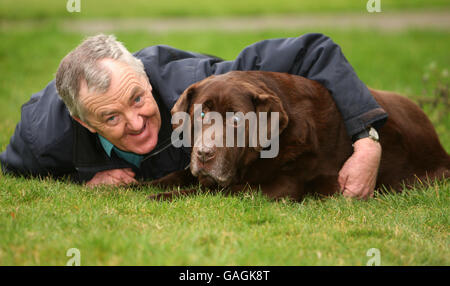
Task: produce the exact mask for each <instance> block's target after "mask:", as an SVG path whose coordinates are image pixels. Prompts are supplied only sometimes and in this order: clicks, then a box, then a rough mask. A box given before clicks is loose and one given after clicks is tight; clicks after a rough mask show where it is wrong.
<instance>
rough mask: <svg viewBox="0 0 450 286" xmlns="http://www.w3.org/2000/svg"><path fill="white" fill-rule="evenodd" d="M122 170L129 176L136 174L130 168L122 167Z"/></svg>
mask: <svg viewBox="0 0 450 286" xmlns="http://www.w3.org/2000/svg"><path fill="white" fill-rule="evenodd" d="M123 171H125V173H127V174H128V175H129V176H131V177H134V176H136V174H135V173H134V172H133V170H132V169H131V168H126V169H123Z"/></svg>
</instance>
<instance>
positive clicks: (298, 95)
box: [152, 71, 450, 200]
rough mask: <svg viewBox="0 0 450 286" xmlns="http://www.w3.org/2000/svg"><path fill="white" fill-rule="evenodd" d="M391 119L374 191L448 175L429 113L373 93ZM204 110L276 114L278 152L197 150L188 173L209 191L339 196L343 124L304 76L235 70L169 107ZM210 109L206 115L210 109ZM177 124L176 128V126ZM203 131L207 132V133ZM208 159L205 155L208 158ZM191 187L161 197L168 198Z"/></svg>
mask: <svg viewBox="0 0 450 286" xmlns="http://www.w3.org/2000/svg"><path fill="white" fill-rule="evenodd" d="M370 91H371V93H372V95H373V96H374V98H375V99H376V101H377V102H378V103H379V104H380V105H381V107H382V108H383V109H384V110H385V111H386V112H387V113H388V114H389V118H388V120H387V122H386V123H385V124H384V125H383V126H382V127H381V128H380V129H379V134H380V143H381V146H382V158H381V163H380V168H379V173H378V177H377V186H376V187H377V188H379V187H382V186H384V187H386V188H387V189H394V190H401V189H402V186H403V185H406V186H408V185H412V184H413V183H414V182H415V181H417V180H418V179H420V180H422V181H426V180H427V179H435V178H438V179H442V178H443V177H449V176H450V171H449V170H450V157H449V155H448V154H447V153H446V151H445V150H444V148H443V147H442V145H441V144H440V142H439V139H438V136H437V134H436V132H435V130H434V128H433V126H432V124H431V122H430V121H429V119H428V118H427V116H426V115H425V113H424V112H423V111H422V110H421V109H420V108H419V107H418V106H417V105H416V104H414V103H413V102H412V101H411V100H409V99H407V98H405V97H402V96H400V95H397V94H394V93H392V92H386V91H378V90H373V89H371V90H370ZM194 103H199V104H200V103H201V104H204V105H206V106H207V108H208V110H207V111H217V112H219V113H223V114H224V113H225V112H226V111H242V112H244V113H245V112H249V111H256V112H261V111H266V112H279V114H280V120H279V122H280V135H279V153H278V156H276V157H274V158H260V157H259V152H260V151H261V148H251V147H218V148H207V150H205V148H203V147H195V146H194V147H193V148H192V154H191V166H190V169H191V170H190V171H191V172H192V174H194V175H195V176H196V177H197V178H198V180H199V181H200V183H202V185H204V186H206V187H210V186H213V185H219V186H222V187H223V188H224V189H225V190H227V191H229V192H237V191H240V190H242V189H244V187H245V186H251V187H255V188H257V187H259V186H260V187H261V190H262V192H263V193H264V194H266V195H268V196H269V197H271V198H282V197H289V198H291V199H294V200H299V199H301V198H302V197H304V195H305V194H307V193H318V194H323V195H330V194H333V193H336V192H338V191H339V185H338V173H339V171H340V169H341V167H342V166H343V164H344V162H345V161H346V160H347V159H348V158H349V157H350V156H351V154H352V152H353V148H352V142H351V139H350V138H349V136H348V135H347V133H346V130H345V126H344V122H343V120H342V117H341V115H340V113H339V112H338V110H337V108H336V105H335V103H334V101H333V99H332V97H331V96H330V95H329V92H328V91H327V90H326V89H325V88H324V87H323V86H321V85H320V84H319V83H317V82H314V81H311V80H308V79H306V78H303V77H299V76H294V75H289V74H282V73H272V72H256V71H251V72H238V71H235V72H230V73H227V74H225V75H220V76H213V77H209V78H207V79H205V80H203V81H201V82H199V83H196V84H194V85H192V86H191V87H189V88H188V89H187V90H186V91H185V92H184V93H183V95H182V96H181V97H180V99H179V100H178V101H177V103H176V105H175V106H174V108H173V110H172V114H174V113H175V112H178V111H186V112H189V113H190V115H191V118H192V116H193V108H192V106H193V104H194ZM207 111H206V112H207ZM175 127H176V126H175ZM203 131H204V130H203ZM205 154H206V157H205ZM191 172H189V170H186V171H179V172H176V173H173V174H169V175H168V176H166V177H163V178H162V179H159V180H156V181H154V182H152V184H159V185H162V186H164V187H170V186H173V185H181V186H185V185H189V184H192V183H194V182H195V179H194V177H193V176H191V175H190V173H191ZM190 192H194V190H185V191H181V192H176V193H174V192H171V193H163V194H159V195H157V196H155V197H157V198H171V197H173V196H177V195H182V194H187V193H190Z"/></svg>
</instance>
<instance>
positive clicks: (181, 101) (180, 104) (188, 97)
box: [170, 83, 197, 129]
mask: <svg viewBox="0 0 450 286" xmlns="http://www.w3.org/2000/svg"><path fill="white" fill-rule="evenodd" d="M196 87H197V84H196V83H194V84H192V85H190V86H189V87H188V88H186V89H185V90H184V92H183V93H182V94H181V95H180V97H179V98H178V100H177V102H175V105H174V106H173V108H172V110H171V111H170V114H171V115H172V116H173V115H174V114H175V113H177V112H186V113H189V107H190V106H191V101H192V97H193V96H194V94H195V92H196ZM179 126H180V124H172V128H173V129H176V128H177V127H179Z"/></svg>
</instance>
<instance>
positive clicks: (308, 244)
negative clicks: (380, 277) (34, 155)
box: [0, 2, 450, 265]
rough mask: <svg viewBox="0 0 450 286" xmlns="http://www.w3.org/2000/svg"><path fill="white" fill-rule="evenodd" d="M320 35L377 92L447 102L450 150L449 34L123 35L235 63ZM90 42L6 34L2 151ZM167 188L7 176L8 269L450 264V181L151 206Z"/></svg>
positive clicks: (3, 182)
mask: <svg viewBox="0 0 450 286" xmlns="http://www.w3.org/2000/svg"><path fill="white" fill-rule="evenodd" d="M3 3H9V2H3ZM383 3H384V2H383ZM411 3H415V2H411ZM32 5H36V4H32ZM30 9H31V8H30ZM2 11H3V10H2ZM316 31H319V32H324V33H325V34H327V35H329V36H331V37H332V39H333V40H334V41H335V42H337V43H339V44H340V45H341V47H342V49H343V52H344V54H345V55H346V57H347V58H348V60H349V61H350V63H351V64H352V65H353V66H354V68H355V70H356V72H357V73H358V75H359V76H360V78H361V79H362V80H363V81H364V82H365V83H367V84H368V85H369V86H372V87H374V88H379V89H388V90H394V91H398V92H400V93H404V94H406V95H408V96H410V97H413V98H416V96H424V97H427V98H429V99H435V100H436V102H438V101H439V103H438V104H437V106H436V107H433V106H432V105H426V106H425V111H426V112H427V114H428V115H429V116H430V118H431V120H432V122H433V124H434V125H435V126H436V129H437V131H438V133H439V136H440V138H441V141H442V143H443V145H444V147H445V148H446V150H447V151H450V134H449V133H450V132H448V131H449V129H450V112H448V111H449V110H448V106H447V105H445V98H444V100H441V99H442V98H440V97H439V96H440V95H439V94H435V93H433V90H434V88H436V86H437V85H438V82H441V83H445V84H448V83H449V78H448V76H447V77H445V76H444V75H445V73H444V75H443V71H444V70H445V69H447V71H448V70H449V68H450V58H449V55H448V51H449V50H450V37H449V36H450V35H449V34H450V33H449V32H443V31H441V32H437V31H430V30H423V31H422V30H413V31H406V32H395V33H394V32H392V33H382V32H376V31H364V30H357V29H356V30H352V31H338V30H333V29H321V30H315V31H307V30H291V31H262V32H256V33H225V32H216V31H210V32H202V33H196V32H189V33H181V32H178V33H168V34H147V33H144V32H131V33H118V34H117V36H118V38H119V40H121V41H123V42H124V43H125V45H126V46H127V47H128V48H129V49H130V50H131V51H137V50H139V49H141V48H143V47H145V46H148V45H154V44H168V45H171V46H174V47H177V48H180V49H187V50H193V51H199V52H204V53H210V54H216V55H218V56H221V57H224V58H226V59H232V58H234V57H235V56H236V55H237V54H238V53H239V51H240V50H241V49H242V48H243V47H245V46H246V45H248V44H251V43H253V42H255V41H258V40H262V39H266V38H276V37H287V36H296V35H300V34H303V33H306V32H316ZM83 37H84V36H83V35H81V34H73V33H66V32H63V31H61V30H60V29H59V28H58V26H57V24H55V23H53V24H44V25H43V26H41V27H40V28H39V29H38V28H31V27H28V28H26V29H11V30H5V29H3V30H0V39H1V41H0V73H1V75H2V76H1V77H0V151H2V150H4V149H5V147H6V145H7V143H8V141H9V138H10V136H11V135H12V134H13V132H14V127H15V124H16V123H17V122H18V121H19V120H20V106H21V104H23V103H24V102H25V101H27V100H28V98H29V97H30V95H31V94H32V93H34V92H37V91H39V90H41V89H42V88H43V87H44V86H45V85H46V84H47V82H49V81H50V80H51V79H52V78H53V77H54V73H55V71H56V69H57V66H58V63H59V61H60V59H61V58H62V57H63V56H64V55H65V54H66V53H67V52H69V51H70V50H71V49H72V48H73V47H74V46H76V45H77V44H78V43H79V42H80V41H81V40H82V39H83ZM433 62H434V63H435V64H434V68H430V64H431V63H433ZM430 69H431V71H430ZM425 74H429V75H430V79H429V80H428V81H427V82H423V81H422V78H423V77H424V75H425ZM156 191H158V190H155V189H141V190H131V189H126V188H117V189H109V188H98V189H93V190H91V189H87V188H84V187H82V186H78V185H73V184H70V183H67V182H64V181H53V180H50V179H42V180H41V179H23V178H13V177H10V176H4V175H0V265H65V264H66V262H67V261H68V260H69V257H66V251H67V250H68V249H70V248H78V249H79V250H80V252H81V264H82V265H142V264H149V265H365V264H366V263H367V261H368V260H369V259H370V257H367V256H366V253H367V251H368V250H369V249H370V248H378V249H379V250H380V252H381V264H382V265H450V259H449V254H450V253H449V252H450V251H449V249H450V248H449V246H450V237H449V231H450V229H449V228H450V227H449V226H450V224H449V207H450V184H449V180H447V181H443V182H439V183H436V184H434V185H432V187H420V186H419V187H418V189H416V190H412V191H408V192H405V193H403V194H387V195H381V194H380V195H378V196H377V197H376V198H375V199H372V200H369V201H367V202H363V201H356V200H347V199H345V198H343V197H339V196H336V197H332V198H329V199H324V200H321V199H318V198H312V197H309V198H307V199H306V200H305V201H303V202H302V203H293V202H289V201H282V202H272V201H269V200H267V199H266V198H264V197H262V196H261V195H259V194H258V195H246V196H240V197H223V196H221V195H207V194H205V195H200V196H197V197H191V198H184V199H178V200H176V201H174V202H170V203H169V202H154V201H148V200H146V196H147V195H148V194H149V193H153V192H156Z"/></svg>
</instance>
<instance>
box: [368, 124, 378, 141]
mask: <svg viewBox="0 0 450 286" xmlns="http://www.w3.org/2000/svg"><path fill="white" fill-rule="evenodd" d="M369 136H370V137H371V138H372V139H374V140H375V141H378V140H379V139H380V137H379V136H378V132H377V131H376V130H375V128H373V127H371V128H370V130H369Z"/></svg>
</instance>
